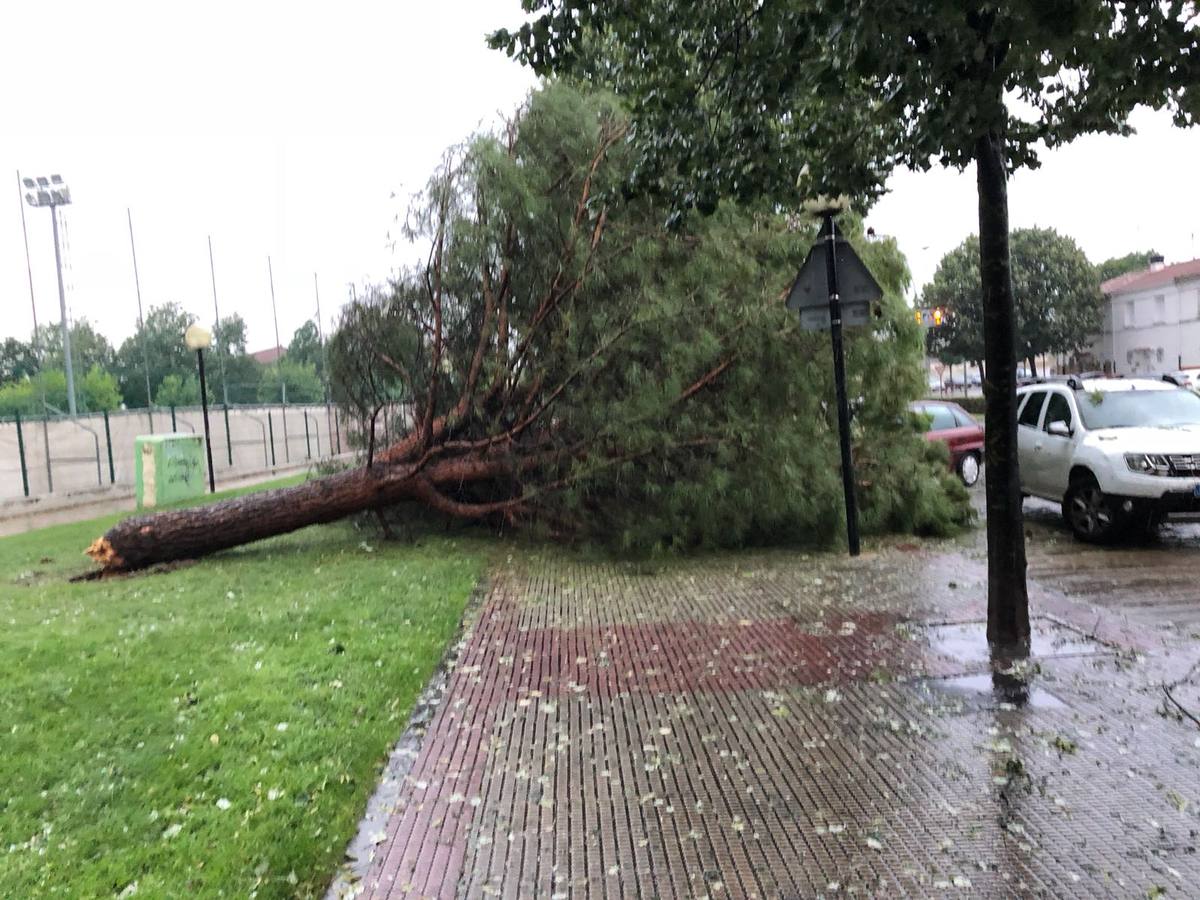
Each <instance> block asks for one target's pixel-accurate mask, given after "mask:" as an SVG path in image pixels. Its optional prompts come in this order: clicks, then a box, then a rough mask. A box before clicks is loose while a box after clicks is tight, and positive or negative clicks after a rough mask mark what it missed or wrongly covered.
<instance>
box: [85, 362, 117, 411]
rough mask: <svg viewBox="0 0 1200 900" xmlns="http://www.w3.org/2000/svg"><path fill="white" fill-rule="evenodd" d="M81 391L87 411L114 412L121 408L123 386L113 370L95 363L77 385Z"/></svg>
mask: <svg viewBox="0 0 1200 900" xmlns="http://www.w3.org/2000/svg"><path fill="white" fill-rule="evenodd" d="M76 387H77V389H78V390H79V393H80V398H81V400H82V404H81V405H82V406H83V407H84V409H85V410H86V411H87V412H101V411H104V410H107V411H108V412H112V411H113V410H114V409H120V408H121V405H122V403H123V402H124V401H123V400H122V399H121V388H120V385H119V384H118V383H117V377H116V376H115V375H113V374H112V373H111V372H109V371H107V370H105V369H102V368H100V366H98V365H93V366H92V367H91V368H90V369H88V370H87V372H85V373H84V375H83V378H82V379H80V381H79V383H78V385H77V386H76Z"/></svg>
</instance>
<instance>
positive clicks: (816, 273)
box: [787, 235, 883, 331]
mask: <svg viewBox="0 0 1200 900" xmlns="http://www.w3.org/2000/svg"><path fill="white" fill-rule="evenodd" d="M827 246H828V243H827V242H826V241H824V240H821V241H818V242H817V243H816V244H814V245H813V247H812V249H811V250H809V251H808V257H807V258H806V259H805V260H804V265H803V266H801V267H800V274H799V275H797V276H796V280H795V282H794V283H793V284H792V289H791V291H790V292H789V293H788V298H787V308H788V309H790V310H792V312H798V313H800V327H801V328H803V329H804V330H805V331H827V330H828V329H829V328H830V326H831V324H832V322H831V319H830V315H829V282H828V277H827V274H826V273H827V266H828V261H827V260H826V253H827ZM836 260H837V279H838V291H839V299H840V301H841V310H842V325H843V326H847V325H867V324H869V323H870V321H871V306H872V304H874V303H875V302H877V301H878V300H879V298H880V297H882V296H883V289H882V288H880V287H879V283H878V282H876V281H875V278H874V277H873V276H872V275H871V272H870V270H869V269H867V267H866V265H865V264H864V263H863V261H862V260H861V259H859V256H858V254H857V253H855V252H854V248H853V247H852V246H850V242H849V241H847V240H846V239H845V238H843V237H841V236H840V235H839V236H838V239H837V254H836Z"/></svg>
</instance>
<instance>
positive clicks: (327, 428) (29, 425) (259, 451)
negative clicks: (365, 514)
mask: <svg viewBox="0 0 1200 900" xmlns="http://www.w3.org/2000/svg"><path fill="white" fill-rule="evenodd" d="M208 419H209V430H210V435H211V441H212V458H213V469H214V471H215V473H216V479H217V484H218V487H219V486H220V482H221V479H222V478H223V477H226V478H227V477H230V476H233V477H239V476H242V475H248V474H251V473H254V472H260V471H263V470H269V469H273V468H277V467H281V466H289V465H295V464H304V463H309V462H317V461H319V460H321V459H326V458H328V457H330V456H334V455H338V454H341V453H343V452H346V451H349V450H351V449H354V448H359V447H361V446H362V443H363V441H362V438H361V436H360V434H359V431H360V429H361V425H360V423H358V422H357V421H355V420H349V419H347V418H345V416H344V415H343V414H342V413H340V411H339V410H338V408H337V407H336V406H333V405H329V406H327V405H325V404H310V405H304V404H297V405H292V404H289V405H287V406H282V405H279V404H276V405H230V406H223V405H215V406H210V407H209V410H208ZM169 432H185V433H186V432H192V433H194V434H203V433H204V417H203V413H202V410H201V409H200V407H199V406H187V407H182V406H181V407H155V408H154V409H134V410H122V411H120V412H113V413H91V414H88V415H80V416H75V417H74V418H72V417H70V416H61V415H47V416H44V417H40V418H33V419H30V418H25V417H19V418H17V417H14V418H8V419H4V420H2V421H0V500H10V499H16V498H21V497H39V496H44V495H47V494H66V493H69V492H74V491H81V490H89V489H93V490H94V489H96V488H104V487H109V486H112V485H124V486H132V485H133V483H134V438H136V437H138V436H140V435H147V434H164V433H169ZM380 437H382V434H379V435H377V440H378V439H379V438H380Z"/></svg>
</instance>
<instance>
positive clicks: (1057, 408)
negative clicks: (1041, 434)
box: [1044, 393, 1072, 428]
mask: <svg viewBox="0 0 1200 900" xmlns="http://www.w3.org/2000/svg"><path fill="white" fill-rule="evenodd" d="M1051 422H1066V423H1067V427H1068V428H1070V427H1071V425H1072V422H1071V401H1069V400H1068V399H1067V398H1066V397H1064V396H1063V395H1062V394H1058V393H1054V394H1051V395H1050V399H1049V400H1048V401H1047V403H1046V424H1045V426H1044V427H1045V428H1049V427H1050V423H1051Z"/></svg>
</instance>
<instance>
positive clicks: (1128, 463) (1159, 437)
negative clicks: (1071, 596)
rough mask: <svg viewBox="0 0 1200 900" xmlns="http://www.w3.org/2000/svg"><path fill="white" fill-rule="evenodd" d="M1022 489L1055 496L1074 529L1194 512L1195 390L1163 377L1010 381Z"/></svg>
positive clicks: (1199, 467) (1199, 430) (1109, 530)
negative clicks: (1015, 388) (1022, 383)
mask: <svg viewBox="0 0 1200 900" xmlns="http://www.w3.org/2000/svg"><path fill="white" fill-rule="evenodd" d="M1017 447H1018V455H1019V458H1020V464H1021V491H1022V493H1024V494H1027V495H1033V496H1035V497H1044V498H1045V499H1047V500H1054V501H1062V510H1063V518H1064V519H1066V520H1067V523H1068V524H1069V525H1070V526H1071V530H1072V531H1073V532H1075V535H1076V537H1078V538H1080V539H1082V540H1085V541H1097V542H1099V541H1105V540H1108V539H1111V538H1113V537H1115V536H1116V535H1117V534H1118V533H1120V532H1121V531H1123V530H1125V529H1126V528H1128V527H1130V526H1135V527H1139V528H1147V529H1149V528H1153V527H1154V526H1155V525H1157V524H1158V523H1159V522H1161V521H1162V520H1163V519H1165V518H1168V517H1170V518H1172V519H1177V518H1192V519H1197V520H1200V396H1198V395H1196V394H1194V393H1192V392H1191V391H1188V390H1184V389H1183V388H1179V387H1176V386H1175V385H1172V384H1167V383H1166V382H1162V381H1151V380H1149V379H1139V378H1130V379H1123V378H1116V379H1096V380H1091V379H1089V380H1084V381H1079V380H1077V379H1074V378H1070V379H1067V380H1066V381H1059V382H1043V383H1040V384H1031V385H1026V386H1025V387H1022V388H1020V389H1018V391H1017Z"/></svg>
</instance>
